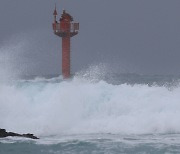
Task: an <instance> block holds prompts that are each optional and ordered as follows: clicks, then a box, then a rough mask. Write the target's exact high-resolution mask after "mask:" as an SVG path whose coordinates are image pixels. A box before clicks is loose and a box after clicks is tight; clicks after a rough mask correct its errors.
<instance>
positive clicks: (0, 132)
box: [0, 129, 39, 139]
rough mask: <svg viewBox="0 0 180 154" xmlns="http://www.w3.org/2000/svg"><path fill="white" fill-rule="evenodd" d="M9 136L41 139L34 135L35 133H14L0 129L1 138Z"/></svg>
mask: <svg viewBox="0 0 180 154" xmlns="http://www.w3.org/2000/svg"><path fill="white" fill-rule="evenodd" d="M8 136H12V137H25V138H31V139H39V138H38V137H36V136H34V135H33V134H17V133H13V132H6V130H5V129H0V138H4V137H8Z"/></svg>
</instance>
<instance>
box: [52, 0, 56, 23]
mask: <svg viewBox="0 0 180 154" xmlns="http://www.w3.org/2000/svg"><path fill="white" fill-rule="evenodd" d="M53 15H54V22H57V21H56V16H57V10H56V3H55V9H54V13H53Z"/></svg>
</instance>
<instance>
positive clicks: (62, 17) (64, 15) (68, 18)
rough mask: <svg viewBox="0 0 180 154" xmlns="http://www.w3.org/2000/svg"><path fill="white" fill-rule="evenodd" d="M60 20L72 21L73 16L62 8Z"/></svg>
mask: <svg viewBox="0 0 180 154" xmlns="http://www.w3.org/2000/svg"><path fill="white" fill-rule="evenodd" d="M59 20H60V21H69V22H71V21H73V17H72V16H71V15H70V14H69V13H66V11H65V10H63V13H62V15H61V18H60V19H59Z"/></svg>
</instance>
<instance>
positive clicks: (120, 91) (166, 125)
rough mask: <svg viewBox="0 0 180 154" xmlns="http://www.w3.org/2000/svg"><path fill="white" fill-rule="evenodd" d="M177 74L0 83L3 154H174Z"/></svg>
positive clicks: (179, 99)
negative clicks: (28, 136) (7, 133)
mask: <svg viewBox="0 0 180 154" xmlns="http://www.w3.org/2000/svg"><path fill="white" fill-rule="evenodd" d="M179 81H180V76H171V75H169V76H160V75H138V74H113V75H105V76H100V77H95V76H93V75H92V76H91V75H75V76H74V77H72V79H69V80H62V77H61V76H59V77H54V76H51V77H34V78H33V77H31V78H28V79H27V78H23V79H17V80H12V81H8V82H4V81H3V82H2V83H1V84H0V128H4V129H6V130H7V131H13V132H16V133H22V134H23V133H33V134H35V135H36V136H38V137H40V139H39V140H31V139H25V138H17V137H7V138H1V139H0V154H175V153H177V154H179V153H180V85H179V83H180V82H179Z"/></svg>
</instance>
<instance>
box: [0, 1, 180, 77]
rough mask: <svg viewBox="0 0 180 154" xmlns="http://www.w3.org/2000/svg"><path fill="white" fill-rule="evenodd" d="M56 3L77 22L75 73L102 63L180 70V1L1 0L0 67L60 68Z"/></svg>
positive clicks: (125, 68) (135, 69)
mask: <svg viewBox="0 0 180 154" xmlns="http://www.w3.org/2000/svg"><path fill="white" fill-rule="evenodd" d="M55 2H56V3H57V7H58V13H59V15H60V13H61V12H62V9H63V8H65V9H66V10H67V12H69V13H70V14H71V15H72V16H73V17H74V20H75V21H78V22H80V33H79V35H77V36H75V37H74V38H73V39H72V67H73V72H76V71H80V70H82V69H83V68H84V69H86V68H88V67H89V66H90V65H98V64H99V63H104V64H106V65H107V66H108V68H109V69H111V71H113V72H119V73H124V72H130V73H141V74H180V69H179V66H180V60H179V59H180V9H179V8H180V0H1V1H0V19H1V23H0V51H1V54H0V55H1V58H0V64H1V66H4V65H10V66H11V67H12V68H13V70H16V71H20V72H24V73H27V74H54V73H60V72H61V39H60V38H58V37H56V36H55V35H54V34H53V31H52V26H51V24H52V21H53V15H52V13H53V10H54V4H55ZM2 57H3V58H2ZM109 71H110V70H109Z"/></svg>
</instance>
